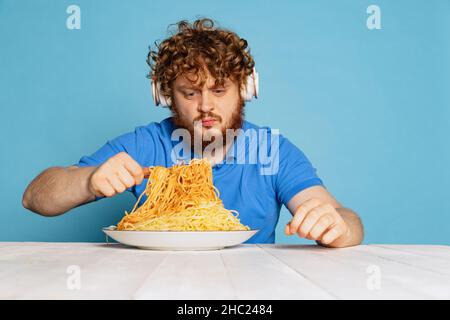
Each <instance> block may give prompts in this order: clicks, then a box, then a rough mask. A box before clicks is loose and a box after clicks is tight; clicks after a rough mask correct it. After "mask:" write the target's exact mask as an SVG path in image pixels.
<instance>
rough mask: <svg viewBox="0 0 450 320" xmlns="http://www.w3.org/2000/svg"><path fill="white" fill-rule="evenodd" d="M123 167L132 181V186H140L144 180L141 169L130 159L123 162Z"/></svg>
mask: <svg viewBox="0 0 450 320" xmlns="http://www.w3.org/2000/svg"><path fill="white" fill-rule="evenodd" d="M124 166H125V168H126V169H127V170H128V172H129V173H130V174H131V176H132V178H133V179H134V184H141V183H142V180H144V170H143V169H142V167H141V166H140V165H139V164H138V163H137V162H136V161H135V160H134V159H133V158H131V157H130V158H129V159H128V160H127V161H125V162H124Z"/></svg>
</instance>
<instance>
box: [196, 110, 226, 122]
mask: <svg viewBox="0 0 450 320" xmlns="http://www.w3.org/2000/svg"><path fill="white" fill-rule="evenodd" d="M206 118H212V119H215V120H218V121H222V117H221V116H219V115H218V114H214V113H212V112H209V113H204V114H201V115H199V116H198V117H196V118H195V119H194V121H201V120H202V119H206Z"/></svg>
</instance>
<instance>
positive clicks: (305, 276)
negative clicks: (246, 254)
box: [256, 244, 339, 300]
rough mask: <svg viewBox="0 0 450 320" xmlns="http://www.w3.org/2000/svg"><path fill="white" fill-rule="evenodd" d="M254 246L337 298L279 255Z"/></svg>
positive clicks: (336, 297) (335, 297) (337, 298)
mask: <svg viewBox="0 0 450 320" xmlns="http://www.w3.org/2000/svg"><path fill="white" fill-rule="evenodd" d="M256 246H257V247H258V248H259V249H260V250H261V251H263V252H264V253H266V254H268V255H269V256H271V257H272V258H274V259H276V260H278V261H280V262H281V263H282V264H283V265H285V266H287V267H288V268H289V269H291V270H292V271H294V272H295V273H296V274H299V275H300V276H302V277H303V278H304V279H305V280H307V281H308V282H309V283H311V284H312V285H314V286H315V287H317V288H319V289H321V290H323V291H324V292H325V293H326V294H328V295H329V296H331V297H332V298H334V299H336V300H339V297H338V296H336V295H335V294H333V293H332V292H330V291H328V290H327V289H325V288H323V287H322V286H320V285H319V284H318V283H316V282H315V281H314V280H313V279H311V278H310V277H308V276H307V275H305V274H303V273H302V272H301V271H299V270H297V269H295V268H293V267H292V266H291V265H290V264H289V263H287V262H285V261H283V260H281V259H280V258H279V257H277V256H275V255H273V254H272V253H270V252H269V251H268V250H266V249H264V248H263V247H261V246H260V245H259V244H256Z"/></svg>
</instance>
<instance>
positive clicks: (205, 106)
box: [198, 91, 214, 113]
mask: <svg viewBox="0 0 450 320" xmlns="http://www.w3.org/2000/svg"><path fill="white" fill-rule="evenodd" d="M213 109H214V105H213V101H212V99H211V97H210V96H209V92H205V91H203V92H202V99H201V101H200V103H199V105H198V111H199V112H202V113H208V112H210V111H211V110H213Z"/></svg>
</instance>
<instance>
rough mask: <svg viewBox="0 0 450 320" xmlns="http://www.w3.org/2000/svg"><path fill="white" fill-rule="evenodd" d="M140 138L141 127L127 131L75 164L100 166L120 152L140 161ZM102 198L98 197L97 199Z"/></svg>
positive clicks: (130, 189) (129, 189)
mask: <svg viewBox="0 0 450 320" xmlns="http://www.w3.org/2000/svg"><path fill="white" fill-rule="evenodd" d="M140 140H141V139H140V136H139V129H138V128H137V129H136V130H135V131H134V132H130V133H126V134H123V135H121V136H119V137H117V138H115V139H113V140H109V141H107V142H106V143H105V144H104V145H103V146H102V147H101V148H100V149H98V150H97V151H95V152H94V153H93V154H91V155H85V156H83V157H81V159H80V160H79V161H78V163H76V164H74V165H75V166H77V167H89V166H100V165H102V164H103V163H104V162H106V160H108V159H109V158H111V157H112V156H114V155H116V154H118V153H120V152H126V153H128V154H129V155H130V156H131V157H132V158H133V159H134V160H136V161H137V162H138V163H140V159H139V158H140V153H139V152H140V147H139V143H140ZM127 190H128V191H132V188H128V189H127ZM102 198H103V197H96V199H95V200H99V199H102Z"/></svg>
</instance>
